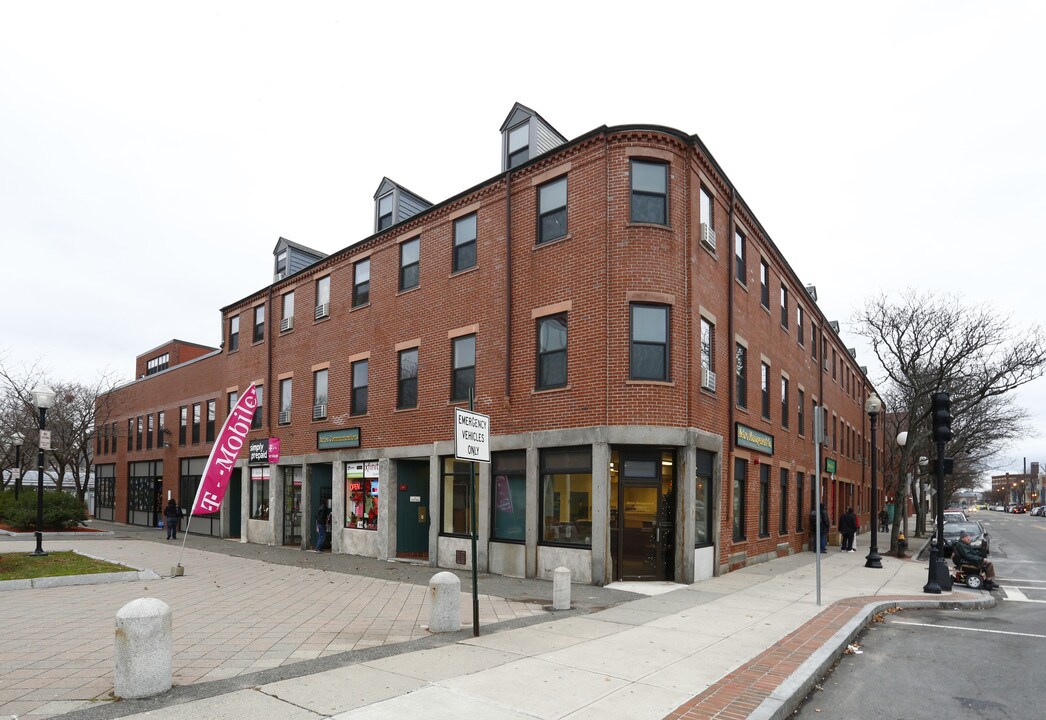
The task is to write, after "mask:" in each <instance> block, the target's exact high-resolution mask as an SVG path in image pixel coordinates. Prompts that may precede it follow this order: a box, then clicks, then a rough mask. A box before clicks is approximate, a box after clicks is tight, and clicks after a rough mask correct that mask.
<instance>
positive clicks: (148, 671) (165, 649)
mask: <svg viewBox="0 0 1046 720" xmlns="http://www.w3.org/2000/svg"><path fill="white" fill-rule="evenodd" d="M171 647H172V644H171V608H170V606H169V605H167V603H165V602H163V601H162V600H157V599H156V598H139V599H137V600H132V601H131V602H129V603H127V604H126V605H124V606H123V607H122V608H120V610H119V611H118V612H117V613H116V683H115V688H114V692H115V694H116V695H117V696H118V697H122V698H144V697H151V696H153V695H159V694H160V693H162V692H167V691H168V690H170V689H171Z"/></svg>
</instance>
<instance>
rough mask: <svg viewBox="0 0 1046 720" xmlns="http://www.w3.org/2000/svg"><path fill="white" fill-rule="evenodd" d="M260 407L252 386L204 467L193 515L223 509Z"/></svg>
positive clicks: (242, 397) (235, 408) (227, 422)
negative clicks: (234, 468) (238, 460)
mask: <svg viewBox="0 0 1046 720" xmlns="http://www.w3.org/2000/svg"><path fill="white" fill-rule="evenodd" d="M257 407H258V393H257V391H256V390H255V389H254V385H253V384H252V385H251V386H250V387H249V388H247V390H246V391H244V393H243V395H241V396H240V399H239V401H238V402H237V403H236V405H235V406H233V409H232V410H231V411H230V412H229V417H227V418H225V423H224V424H223V425H222V430H221V432H220V433H218V439H217V440H216V441H215V443H214V447H213V448H212V449H211V455H210V457H208V458H207V464H206V465H205V466H204V468H203V477H202V478H201V479H200V487H199V488H198V489H197V490H196V498H195V499H194V500H193V503H192V511H191V512H190V513H189V514H190V515H208V514H210V513H214V512H218V510H219V508H221V505H222V498H224V497H225V491H226V490H227V489H228V488H229V482H230V479H231V477H232V470H233V467H235V465H236V458H237V457H239V455H240V450H242V449H243V445H244V441H245V438H246V437H247V433H249V432H250V431H251V419H252V418H253V417H254V410H255V408H257Z"/></svg>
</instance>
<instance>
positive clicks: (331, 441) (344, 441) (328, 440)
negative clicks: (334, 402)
mask: <svg viewBox="0 0 1046 720" xmlns="http://www.w3.org/2000/svg"><path fill="white" fill-rule="evenodd" d="M359 446H360V429H359V428H358V427H354V428H342V429H341V430H321V431H319V432H318V433H316V447H317V448H318V449H320V450H336V449H338V448H358V447H359Z"/></svg>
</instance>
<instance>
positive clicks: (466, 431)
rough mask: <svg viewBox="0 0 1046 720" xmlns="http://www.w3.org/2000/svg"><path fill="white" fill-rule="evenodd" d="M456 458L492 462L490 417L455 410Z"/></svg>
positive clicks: (458, 409) (459, 409)
mask: <svg viewBox="0 0 1046 720" xmlns="http://www.w3.org/2000/svg"><path fill="white" fill-rule="evenodd" d="M454 457H455V459H457V460H468V461H470V462H485V463H488V462H490V416H489V415H481V414H479V413H475V412H470V411H468V410H462V409H461V408H454Z"/></svg>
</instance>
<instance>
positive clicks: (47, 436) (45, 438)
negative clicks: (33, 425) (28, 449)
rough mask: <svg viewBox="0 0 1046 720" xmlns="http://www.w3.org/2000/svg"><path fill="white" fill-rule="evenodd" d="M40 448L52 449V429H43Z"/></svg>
mask: <svg viewBox="0 0 1046 720" xmlns="http://www.w3.org/2000/svg"><path fill="white" fill-rule="evenodd" d="M40 449H41V450H50V449H51V431H50V430H41V431H40Z"/></svg>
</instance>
